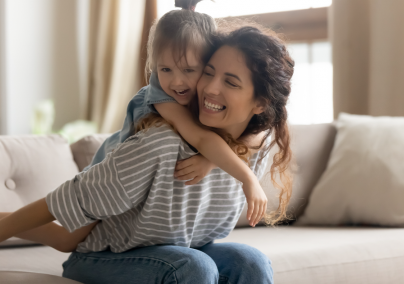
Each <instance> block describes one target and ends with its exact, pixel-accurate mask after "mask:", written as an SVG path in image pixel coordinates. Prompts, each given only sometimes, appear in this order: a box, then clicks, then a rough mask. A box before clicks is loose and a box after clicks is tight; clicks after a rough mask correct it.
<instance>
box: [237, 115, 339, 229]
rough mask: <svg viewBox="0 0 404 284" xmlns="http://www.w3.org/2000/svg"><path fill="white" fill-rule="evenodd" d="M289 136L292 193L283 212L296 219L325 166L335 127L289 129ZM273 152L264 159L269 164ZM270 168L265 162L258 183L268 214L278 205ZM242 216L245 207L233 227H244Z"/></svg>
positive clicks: (274, 151)
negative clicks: (262, 173)
mask: <svg viewBox="0 0 404 284" xmlns="http://www.w3.org/2000/svg"><path fill="white" fill-rule="evenodd" d="M290 134H291V148H292V153H293V163H292V164H293V165H292V173H293V189H292V197H291V200H290V203H289V207H288V210H287V212H288V214H289V216H290V217H291V218H292V219H296V218H298V217H299V216H300V215H301V214H302V213H303V211H304V209H305V208H306V205H307V202H308V199H309V196H310V194H311V192H312V190H313V188H314V186H315V185H316V183H317V181H318V180H319V178H320V176H321V175H322V173H323V172H324V170H325V168H326V166H327V161H328V158H329V156H330V153H331V150H332V147H333V144H334V139H335V135H336V127H335V125H334V124H332V123H326V124H313V125H292V126H291V127H290ZM277 152H278V147H277V146H276V145H275V146H274V147H273V148H272V149H271V151H270V153H269V154H268V159H270V161H272V159H273V156H274V154H276V153H277ZM271 165H272V162H268V166H267V169H266V173H267V174H266V175H265V176H264V178H263V179H262V180H261V185H262V187H263V189H264V191H265V193H266V195H267V198H268V210H269V211H273V210H276V208H277V207H278V205H279V202H278V195H279V190H277V189H275V188H274V186H273V185H272V182H271V175H270V174H269V171H270V169H271ZM279 182H280V181H279ZM246 214H247V205H246V206H245V207H244V211H243V213H242V214H241V216H240V219H239V221H238V223H237V225H236V227H245V226H248V221H247V218H246ZM260 224H261V225H262V224H263V223H262V222H261V223H260Z"/></svg>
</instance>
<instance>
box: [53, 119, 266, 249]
mask: <svg viewBox="0 0 404 284" xmlns="http://www.w3.org/2000/svg"><path fill="white" fill-rule="evenodd" d="M195 154H197V153H195V152H194V151H193V150H192V149H191V148H190V147H189V146H188V144H187V143H186V142H185V141H183V140H182V139H181V138H180V136H179V135H178V134H176V133H175V132H173V131H172V130H171V128H169V127H168V126H161V127H158V128H151V129H149V130H147V131H141V132H138V133H136V134H135V135H133V136H131V137H129V138H128V139H127V140H126V141H125V142H124V143H122V144H119V145H118V147H117V148H116V149H115V150H114V151H113V152H111V153H109V154H108V155H107V157H106V158H105V159H104V160H103V161H102V162H101V163H99V164H97V165H95V166H93V167H91V168H90V169H89V170H88V171H87V172H82V173H79V174H78V175H77V176H76V177H74V178H73V179H72V180H70V181H67V182H65V183H64V184H62V185H61V186H59V187H58V188H57V189H56V190H54V191H53V192H50V193H49V194H48V195H47V196H46V202H47V205H48V208H49V211H50V213H51V214H52V215H53V216H54V217H55V218H56V219H57V220H58V221H59V222H60V223H61V224H62V225H63V227H65V228H66V229H67V230H68V231H69V232H73V231H74V230H76V229H78V228H80V227H83V226H86V225H88V224H91V223H93V222H94V221H95V220H102V221H101V222H100V223H98V224H97V225H96V226H95V227H94V229H93V230H92V231H91V232H90V234H89V235H88V236H87V238H86V239H85V240H84V241H83V242H81V243H80V244H79V245H78V247H77V251H78V252H97V251H103V250H106V249H108V248H110V249H111V251H113V252H124V251H126V250H129V249H132V248H135V247H143V246H152V245H157V244H170V245H177V246H184V247H200V246H203V245H205V244H207V243H208V242H210V241H213V240H215V239H220V238H224V237H226V236H227V235H228V234H229V233H230V231H231V230H232V229H233V228H234V226H235V225H236V223H237V220H238V218H239V216H240V214H241V211H242V210H243V207H244V204H245V201H246V199H245V195H244V192H243V190H242V188H241V185H240V183H239V182H238V181H236V180H235V179H234V178H233V177H231V176H230V175H229V174H227V173H226V172H224V171H223V170H221V169H219V168H216V169H214V170H212V171H211V172H210V174H208V175H207V176H206V177H205V178H203V179H202V180H201V181H200V182H199V183H198V184H195V185H185V184H184V181H180V180H176V179H175V178H174V169H175V165H176V162H177V160H182V159H186V158H189V157H191V156H193V155H195ZM259 154H260V152H259V153H258V154H255V155H253V157H252V158H251V161H250V164H251V169H252V170H253V171H254V173H255V174H256V175H257V177H258V178H261V176H262V175H263V172H264V169H265V164H266V160H267V159H262V161H261V162H259V163H258V162H257V157H258V156H259Z"/></svg>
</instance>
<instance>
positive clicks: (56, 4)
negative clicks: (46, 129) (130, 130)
mask: <svg viewBox="0 0 404 284" xmlns="http://www.w3.org/2000/svg"><path fill="white" fill-rule="evenodd" d="M0 7H1V8H0V12H2V13H3V17H1V18H2V20H1V22H0V44H1V49H0V53H2V54H3V55H4V56H3V62H1V61H0V66H1V67H0V69H1V70H2V72H3V73H2V74H3V76H1V77H0V86H1V89H0V99H1V101H0V102H1V107H0V112H1V113H0V117H1V124H0V125H1V128H0V131H1V132H0V134H10V135H16V134H29V133H31V126H30V120H31V117H32V113H33V112H32V111H33V107H34V105H35V104H36V103H38V102H39V101H41V100H43V99H53V100H54V102H55V108H56V117H55V124H54V128H55V129H59V128H60V127H61V126H62V125H64V124H65V123H67V122H69V121H72V120H75V119H78V118H79V115H80V87H79V79H78V78H79V73H80V72H79V70H78V69H79V66H78V40H77V38H78V37H77V30H78V28H77V7H76V1H73V0H35V1H32V0H1V3H0ZM5 109H6V110H5Z"/></svg>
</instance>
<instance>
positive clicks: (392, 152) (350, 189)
mask: <svg viewBox="0 0 404 284" xmlns="http://www.w3.org/2000/svg"><path fill="white" fill-rule="evenodd" d="M337 129H338V132H337V137H336V141H335V144H334V148H333V150H332V152H331V156H330V159H329V161H328V165H327V168H326V170H325V172H324V174H323V175H322V176H321V178H320V180H319V182H318V183H317V185H316V186H315V188H314V189H313V193H312V194H311V196H310V199H309V204H308V206H307V208H306V210H305V212H304V214H303V216H301V218H299V219H298V221H297V222H296V225H351V224H352V225H381V226H404V117H371V116H365V115H349V114H345V113H341V114H340V115H339V117H338V121H337Z"/></svg>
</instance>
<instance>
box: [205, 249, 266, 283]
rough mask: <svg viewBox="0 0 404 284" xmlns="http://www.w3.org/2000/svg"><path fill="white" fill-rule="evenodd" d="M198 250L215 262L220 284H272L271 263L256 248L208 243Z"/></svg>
mask: <svg viewBox="0 0 404 284" xmlns="http://www.w3.org/2000/svg"><path fill="white" fill-rule="evenodd" d="M198 249H199V250H201V251H202V252H204V253H206V254H207V255H209V256H210V257H211V258H212V259H213V260H214V261H215V263H216V265H217V268H218V270H219V275H220V276H219V277H220V278H219V283H220V284H225V283H226V284H227V283H231V284H236V283H239V284H248V283H268V284H269V283H271V284H272V283H273V270H272V266H271V261H270V260H269V259H268V257H267V256H266V255H265V254H263V253H262V252H261V251H259V250H258V249H256V248H253V247H251V246H248V245H245V244H238V243H217V244H215V243H209V244H207V245H204V246H203V247H200V248H198Z"/></svg>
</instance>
